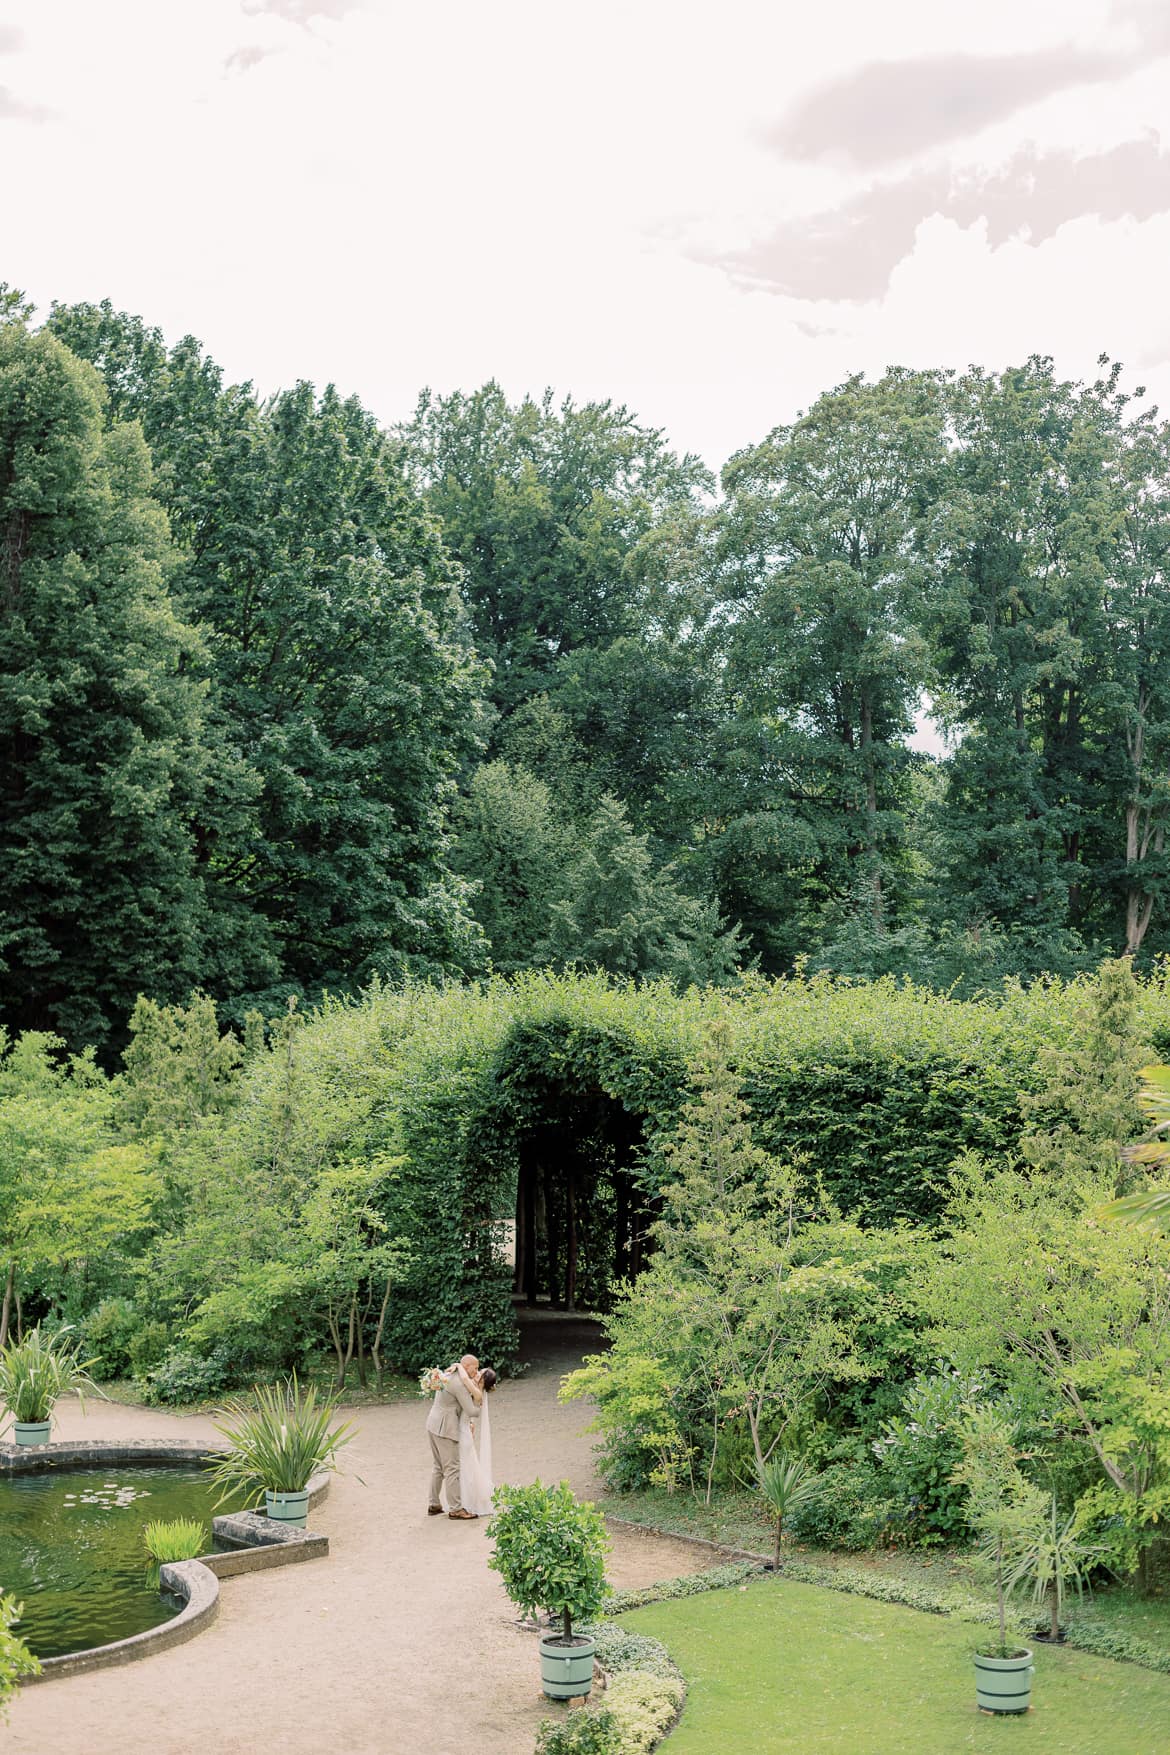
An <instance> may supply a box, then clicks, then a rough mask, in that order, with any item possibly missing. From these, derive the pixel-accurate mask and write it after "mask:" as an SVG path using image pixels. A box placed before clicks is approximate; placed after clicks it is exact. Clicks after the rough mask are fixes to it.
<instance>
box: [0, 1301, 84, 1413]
mask: <svg viewBox="0 0 1170 1755" xmlns="http://www.w3.org/2000/svg"><path fill="white" fill-rule="evenodd" d="M97 1363H98V1361H97V1360H96V1359H83V1358H82V1356H81V1347H80V1343H79V1342H78V1341H77V1340H75V1339H74V1338H73V1330H72V1329H71V1328H68V1327H66V1328H60V1329H58V1330H57V1332H56V1334H53V1335H49V1336H48V1337H47V1338H46V1336H45V1335H44V1334H42V1332H41V1329H40V1325H39V1324H38V1326H37V1327H36V1328H32V1329H30V1330H29V1331H28V1333H27V1334H26V1335H25V1336H24V1338H23V1339H22V1340H19V1341H9V1342H8V1343H7V1345H6V1346H3V1347H0V1404H2V1405H3V1406H4V1407H6V1408H7V1409H8V1411H9V1413H10V1414H11V1415H12V1418H13V1419H14V1420H19V1421H21V1422H22V1423H23V1422H24V1421H29V1422H31V1423H36V1422H39V1421H41V1420H47V1419H49V1418H50V1417H51V1415H52V1412H53V1408H54V1405H55V1404H56V1402H57V1400H58V1398H59V1397H60V1396H63V1395H68V1394H69V1393H70V1391H73V1392H74V1393H76V1394H77V1395H78V1396H79V1397H80V1399H81V1404H82V1407H83V1408H84V1406H85V1392H86V1391H87V1390H93V1391H94V1393H95V1394H98V1395H100V1393H101V1391H100V1390H99V1389H98V1388H97V1385H96V1384H95V1383H94V1382H93V1379H92V1378H91V1377H90V1375H89V1374H90V1372H91V1371H92V1370H93V1368H94V1366H95V1365H96V1364H97Z"/></svg>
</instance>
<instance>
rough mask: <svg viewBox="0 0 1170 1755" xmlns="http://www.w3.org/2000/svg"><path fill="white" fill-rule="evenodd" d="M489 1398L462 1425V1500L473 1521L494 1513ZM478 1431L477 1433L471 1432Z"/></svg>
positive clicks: (460, 1434) (460, 1464)
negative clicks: (470, 1418)
mask: <svg viewBox="0 0 1170 1755" xmlns="http://www.w3.org/2000/svg"><path fill="white" fill-rule="evenodd" d="M488 1400H489V1397H488V1396H486V1395H485V1396H484V1398H483V1401H482V1402H481V1403H480V1404H479V1407H478V1408H477V1409H476V1411H475V1419H474V1421H472V1420H469V1419H468V1418H467V1417H466V1415H465V1416H464V1418H463V1419H462V1420H460V1422H459V1497H460V1499H462V1501H463V1509H464V1511H470V1512H471V1514H472V1516H473V1517H490V1516H491V1510H492V1491H493V1482H492V1423H491V1415H490V1414H489V1413H488ZM473 1426H474V1427H477V1428H478V1432H476V1431H473V1430H472V1428H473Z"/></svg>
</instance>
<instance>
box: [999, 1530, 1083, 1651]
mask: <svg viewBox="0 0 1170 1755" xmlns="http://www.w3.org/2000/svg"><path fill="white" fill-rule="evenodd" d="M1077 1521H1078V1519H1077V1513H1076V1512H1075V1511H1074V1512H1072V1513H1071V1515H1070V1516H1069V1517H1067V1518H1065V1519H1064V1521H1063V1522H1062V1521H1061V1519H1060V1517H1059V1514H1058V1512H1057V1508H1056V1498H1055V1495H1054V1496H1053V1498H1052V1499H1051V1500H1050V1502H1049V1514H1048V1518H1047V1520H1046V1521H1041V1522H1040V1524H1039V1526H1038V1527H1037V1528H1036V1529H1034V1530H1033V1531H1032V1532H1031V1533H1030V1534H1029V1535H1028V1537H1027V1539H1026V1541H1024V1542H1022V1543H1020V1544H1019V1545H1018V1546H1017V1548H1016V1550H1015V1552H1014V1553H1013V1555H1012V1566H1011V1571H1010V1572H1009V1573H1008V1576H1007V1580H1006V1585H1007V1590H1008V1592H1009V1594H1010V1593H1011V1592H1012V1591H1029V1592H1030V1593H1031V1598H1032V1601H1033V1603H1035V1605H1036V1607H1037V1608H1045V1607H1046V1608H1047V1609H1048V1612H1049V1628H1048V1631H1049V1634H1050V1636H1051V1637H1052V1638H1053V1639H1056V1638H1058V1637H1059V1635H1060V1627H1061V1621H1062V1619H1063V1615H1064V1603H1065V1597H1066V1594H1067V1591H1068V1587H1069V1585H1072V1586H1073V1588H1074V1589H1075V1590H1076V1593H1077V1596H1078V1597H1080V1596H1081V1595H1082V1593H1083V1591H1084V1588H1085V1585H1086V1583H1087V1581H1088V1577H1089V1574H1090V1572H1091V1571H1092V1569H1093V1567H1094V1566H1095V1565H1096V1564H1097V1562H1098V1561H1099V1560H1100V1558H1101V1549H1100V1547H1098V1546H1096V1545H1094V1544H1092V1543H1089V1542H1086V1541H1084V1540H1082V1538H1081V1536H1080V1535H1079V1534H1078V1531H1077Z"/></svg>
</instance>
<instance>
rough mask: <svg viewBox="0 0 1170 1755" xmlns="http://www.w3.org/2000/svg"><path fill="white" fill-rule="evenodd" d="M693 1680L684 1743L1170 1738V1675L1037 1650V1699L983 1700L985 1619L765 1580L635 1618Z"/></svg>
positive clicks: (912, 1745) (1120, 1753) (1018, 1745)
mask: <svg viewBox="0 0 1170 1755" xmlns="http://www.w3.org/2000/svg"><path fill="white" fill-rule="evenodd" d="M622 1622H623V1625H626V1626H629V1627H630V1628H631V1629H633V1630H636V1631H637V1632H639V1633H648V1634H651V1635H652V1636H653V1637H654V1638H655V1639H660V1640H661V1641H662V1642H663V1644H664V1645H665V1646H666V1647H667V1648H668V1649H669V1651H670V1654H671V1656H672V1657H673V1658H674V1660H675V1662H676V1663H677V1664H678V1665H679V1667H680V1669H681V1670H682V1672H683V1674H684V1675H685V1677H686V1680H687V1688H688V1695H687V1705H686V1711H685V1713H684V1715H683V1719H682V1723H681V1724H680V1725H679V1728H678V1729H677V1731H675V1733H674V1734H673V1735H672V1737H671V1738H670V1741H669V1743H668V1744H667V1747H668V1748H669V1750H670V1755H729V1752H730V1751H733V1750H751V1751H752V1752H753V1755H788V1752H789V1751H791V1752H792V1755H796V1752H798V1751H799V1755H829V1752H832V1755H962V1752H964V1751H967V1750H976V1751H983V1750H992V1749H994V1750H996V1751H997V1752H1002V1751H1003V1750H1005V1749H1008V1748H1010V1749H1012V1750H1025V1749H1026V1750H1027V1751H1028V1752H1029V1755H1033V1752H1035V1755H1157V1752H1158V1751H1160V1750H1163V1749H1166V1748H1170V1676H1162V1675H1157V1674H1155V1673H1153V1672H1152V1671H1149V1670H1143V1669H1139V1668H1138V1667H1137V1666H1136V1665H1134V1664H1117V1663H1111V1662H1110V1661H1109V1660H1108V1659H1106V1658H1095V1657H1089V1656H1087V1655H1085V1654H1084V1653H1083V1652H1076V1651H1068V1650H1060V1649H1058V1648H1055V1647H1046V1646H1040V1647H1038V1648H1037V1650H1036V1657H1035V1664H1036V1675H1035V1678H1034V1683H1033V1687H1034V1693H1033V1697H1032V1699H1033V1711H1032V1712H1030V1713H1029V1714H1028V1715H1027V1717H1022V1718H1018V1719H1017V1718H1010V1719H1008V1718H1004V1719H1000V1718H991V1717H986V1716H984V1715H983V1714H981V1713H978V1712H976V1710H975V1679H974V1669H973V1667H972V1664H971V1656H970V1654H971V1650H972V1647H973V1645H974V1644H975V1643H976V1642H977V1641H978V1640H979V1638H980V1637H981V1636H982V1630H981V1629H979V1628H975V1627H971V1626H969V1625H964V1624H963V1623H961V1622H958V1621H951V1620H948V1619H945V1618H943V1617H940V1616H934V1615H923V1614H919V1613H918V1612H917V1611H915V1610H913V1609H903V1608H892V1607H889V1606H887V1605H886V1604H884V1603H874V1602H869V1601H867V1600H866V1599H864V1598H860V1597H851V1596H843V1595H839V1594H838V1593H837V1592H835V1591H825V1590H819V1589H817V1588H816V1586H814V1585H803V1584H796V1583H791V1582H787V1581H785V1580H783V1579H780V1580H775V1579H760V1580H757V1581H756V1582H754V1583H752V1584H750V1585H748V1586H746V1587H743V1588H740V1589H738V1590H732V1591H723V1590H720V1591H712V1592H710V1593H709V1594H707V1595H705V1596H694V1597H688V1598H683V1599H681V1600H678V1601H675V1602H666V1603H657V1604H655V1605H654V1606H653V1607H651V1608H648V1609H639V1610H636V1611H635V1612H633V1613H631V1614H629V1615H626V1616H623V1617H622Z"/></svg>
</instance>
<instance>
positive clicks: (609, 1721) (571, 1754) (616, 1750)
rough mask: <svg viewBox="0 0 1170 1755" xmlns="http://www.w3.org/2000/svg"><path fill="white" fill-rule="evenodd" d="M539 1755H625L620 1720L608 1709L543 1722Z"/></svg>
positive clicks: (580, 1711) (568, 1715)
mask: <svg viewBox="0 0 1170 1755" xmlns="http://www.w3.org/2000/svg"><path fill="white" fill-rule="evenodd" d="M536 1755H622V1743H621V1738H620V1732H619V1729H618V1721H617V1719H616V1718H615V1717H614V1715H613V1713H612V1712H610V1710H609V1708H608V1707H605V1706H602V1707H599V1708H596V1709H593V1710H586V1711H583V1710H581V1709H580V1708H578V1710H577V1711H575V1712H570V1713H568V1714H567V1715H566V1717H564V1718H562V1719H554V1718H546V1719H542V1720H541V1722H540V1725H539V1727H538V1728H537V1733H536Z"/></svg>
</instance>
